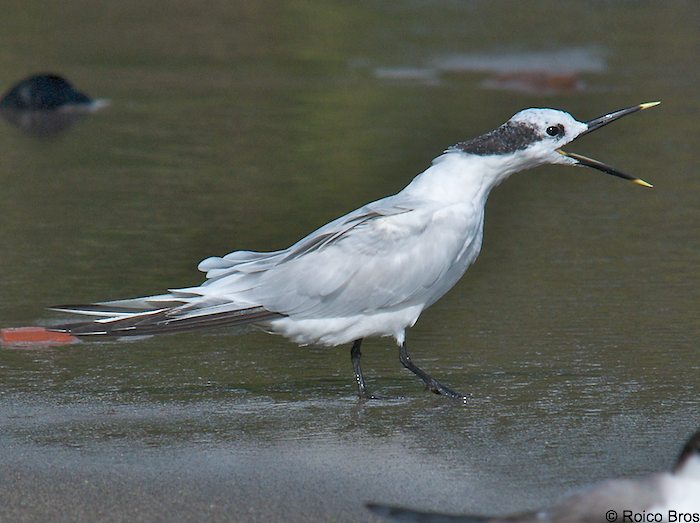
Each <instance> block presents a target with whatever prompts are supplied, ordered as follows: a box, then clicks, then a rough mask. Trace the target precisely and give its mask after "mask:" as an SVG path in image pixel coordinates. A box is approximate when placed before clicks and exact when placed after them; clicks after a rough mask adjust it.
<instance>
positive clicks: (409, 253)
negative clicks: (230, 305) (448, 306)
mask: <svg viewBox="0 0 700 523" xmlns="http://www.w3.org/2000/svg"><path fill="white" fill-rule="evenodd" d="M451 218H452V217H451V216H450V211H449V210H445V209H443V208H439V207H437V206H431V205H428V204H426V202H420V205H419V204H418V203H417V202H411V201H405V200H398V199H396V198H395V197H389V198H385V199H383V200H379V201H377V202H374V203H372V204H369V205H367V206H365V207H362V208H360V209H358V210H357V211H354V212H352V213H350V214H348V215H346V216H344V217H342V218H339V219H337V220H335V221H333V222H331V223H329V224H328V225H326V226H324V227H322V228H320V229H318V230H317V231H315V232H314V233H312V234H310V235H308V236H306V237H305V238H303V239H302V240H300V241H299V242H297V243H296V244H294V245H293V246H291V247H290V248H289V249H286V250H284V251H276V252H274V253H249V252H234V253H231V254H229V255H227V256H225V257H223V258H210V259H208V260H205V261H204V262H202V264H200V269H203V270H207V271H208V272H207V276H208V278H209V280H208V281H207V282H206V283H205V285H203V286H202V287H200V288H199V289H201V291H202V292H203V293H205V294H207V295H210V294H211V295H217V296H227V297H228V299H230V300H232V301H241V302H242V303H245V304H248V305H260V306H263V307H264V308H265V309H267V310H270V311H275V312H278V313H281V314H286V315H295V316H297V317H300V318H304V317H307V318H311V317H319V316H322V317H331V316H348V315H354V314H359V313H362V312H365V311H372V310H377V309H387V308H392V307H403V306H406V305H411V304H414V303H425V302H426V301H427V300H426V296H427V295H429V294H430V293H434V292H435V291H436V290H435V285H436V283H438V286H439V282H440V280H441V277H442V276H443V275H444V274H445V273H446V272H447V271H449V270H450V268H451V267H452V264H453V263H454V260H455V258H456V257H457V256H458V255H459V252H460V251H461V250H464V249H465V248H466V247H465V245H468V244H469V243H470V242H471V240H473V239H474V237H475V236H476V234H477V232H475V231H471V232H469V234H467V235H466V236H467V238H466V240H467V241H466V242H465V231H467V230H469V229H470V224H471V223H473V220H471V219H470V218H468V217H466V216H465V215H464V213H461V214H460V215H459V217H458V219H457V222H459V221H460V220H461V221H462V222H463V223H462V224H461V226H460V224H459V223H457V224H456V226H452V225H454V223H453V221H452V220H451ZM448 221H449V222H450V225H451V226H449V227H445V226H443V225H445V223H443V222H448ZM479 234H480V233H479ZM449 287H451V284H450V285H449V286H448V288H449ZM446 290H447V289H437V291H438V292H440V293H443V292H445V291H446Z"/></svg>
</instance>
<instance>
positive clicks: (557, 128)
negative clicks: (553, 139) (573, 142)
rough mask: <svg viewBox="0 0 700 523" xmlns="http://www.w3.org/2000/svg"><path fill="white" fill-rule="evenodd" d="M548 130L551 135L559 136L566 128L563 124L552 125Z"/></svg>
mask: <svg viewBox="0 0 700 523" xmlns="http://www.w3.org/2000/svg"><path fill="white" fill-rule="evenodd" d="M546 132H547V134H548V135H549V136H558V135H560V134H562V133H563V132H564V128H563V127H562V126H561V125H550V126H549V127H547V130H546Z"/></svg>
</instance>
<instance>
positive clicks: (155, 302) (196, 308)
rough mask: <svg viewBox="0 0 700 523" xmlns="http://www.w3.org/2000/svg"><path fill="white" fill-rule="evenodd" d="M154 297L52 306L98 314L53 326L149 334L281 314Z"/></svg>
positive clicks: (74, 331)
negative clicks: (90, 317) (82, 319)
mask: <svg viewBox="0 0 700 523" xmlns="http://www.w3.org/2000/svg"><path fill="white" fill-rule="evenodd" d="M152 298H158V299H152ZM152 298H151V297H149V298H136V299H133V300H118V301H114V302H100V303H92V304H86V305H61V306H56V307H52V309H53V310H58V311H62V312H69V313H73V314H81V315H87V316H95V318H94V319H91V320H88V321H80V322H74V323H67V324H64V325H57V326H55V327H52V328H51V330H53V331H58V332H66V333H68V334H71V335H73V336H118V337H120V336H150V335H153V334H163V333H174V332H182V331H188V330H195V329H202V328H213V327H227V326H238V325H244V324H249V323H258V322H264V321H266V320H270V319H274V318H279V317H282V315H281V314H278V313H276V312H271V311H268V310H267V309H265V308H264V307H260V306H252V307H250V306H249V307H245V306H237V305H235V304H233V303H230V302H229V303H225V304H222V303H216V304H212V305H206V304H204V303H197V302H191V301H189V300H187V299H180V300H178V299H177V298H175V297H174V296H172V295H163V296H158V297H152Z"/></svg>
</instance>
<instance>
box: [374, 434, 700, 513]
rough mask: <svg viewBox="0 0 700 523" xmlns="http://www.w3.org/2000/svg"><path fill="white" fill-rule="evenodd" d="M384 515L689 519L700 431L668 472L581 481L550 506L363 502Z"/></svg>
mask: <svg viewBox="0 0 700 523" xmlns="http://www.w3.org/2000/svg"><path fill="white" fill-rule="evenodd" d="M367 508H369V509H370V510H371V511H372V512H374V513H375V514H377V515H380V516H383V517H384V518H386V519H387V520H389V521H397V522H398V521H403V522H406V523H408V522H410V521H414V522H418V521H420V522H424V523H448V522H452V523H591V522H597V521H599V522H605V521H607V522H608V523H623V522H625V521H645V522H652V521H654V522H656V521H659V522H662V521H663V522H675V523H682V522H688V523H691V522H694V521H697V520H698V514H700V431H697V432H696V433H695V434H693V435H692V436H691V437H690V438H689V439H688V441H687V442H686V444H685V446H684V447H683V450H682V451H681V453H680V456H679V457H678V459H677V460H676V464H675V466H674V467H673V469H672V470H671V471H670V472H657V473H655V474H650V475H647V476H643V477H640V478H626V479H610V480H607V481H603V482H601V483H597V484H595V485H591V486H588V487H584V488H582V489H581V490H579V491H577V492H574V493H572V494H570V495H569V496H567V497H565V498H564V499H562V500H561V501H560V502H559V503H557V504H556V505H553V506H552V507H549V508H546V509H542V510H537V511H535V512H524V513H521V514H513V515H508V516H472V515H449V514H441V513H437V512H419V511H415V510H411V509H407V508H401V507H392V506H389V505H378V504H373V503H369V504H367Z"/></svg>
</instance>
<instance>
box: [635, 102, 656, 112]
mask: <svg viewBox="0 0 700 523" xmlns="http://www.w3.org/2000/svg"><path fill="white" fill-rule="evenodd" d="M660 103H661V102H646V103H643V104H639V109H640V110H642V111H643V110H644V109H649V108H651V107H656V106H657V105H659V104H660Z"/></svg>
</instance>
